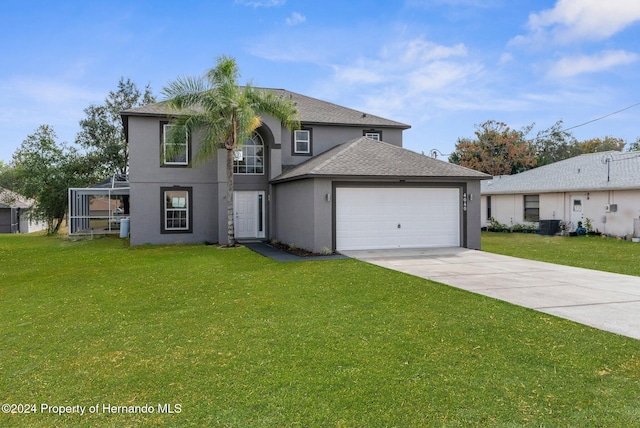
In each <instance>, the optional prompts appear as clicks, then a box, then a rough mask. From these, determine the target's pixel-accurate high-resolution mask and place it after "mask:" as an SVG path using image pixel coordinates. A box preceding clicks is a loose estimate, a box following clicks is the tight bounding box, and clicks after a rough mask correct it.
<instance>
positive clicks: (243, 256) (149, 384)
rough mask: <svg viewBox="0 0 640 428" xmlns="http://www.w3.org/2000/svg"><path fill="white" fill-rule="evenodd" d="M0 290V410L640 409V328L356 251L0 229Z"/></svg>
mask: <svg viewBox="0 0 640 428" xmlns="http://www.w3.org/2000/svg"><path fill="white" fill-rule="evenodd" d="M0 296H1V297H0V298H1V301H2V310H1V311H0V328H1V330H0V331H1V333H0V337H1V340H0V355H1V356H2V357H1V358H0V394H1V397H0V401H1V402H2V403H3V404H4V403H15V404H29V403H33V404H35V405H36V406H37V410H38V412H37V413H35V414H0V426H114V427H115V426H160V425H170V426H197V427H200V426H234V427H235V426H304V427H307V426H309V427H311V426H322V427H324V426H367V427H369V426H371V427H374V426H403V427H405V426H407V427H408V426H521V425H530V426H633V425H637V424H638V420H640V399H639V397H640V342H639V341H636V340H633V339H629V338H626V337H622V336H617V335H614V334H611V333H606V332H603V331H599V330H595V329H592V328H589V327H586V326H582V325H578V324H575V323H572V322H570V321H566V320H562V319H558V318H555V317H552V316H549V315H545V314H541V313H538V312H535V311H532V310H528V309H525V308H520V307H517V306H513V305H510V304H508V303H505V302H500V301H497V300H493V299H490V298H486V297H483V296H479V295H475V294H471V293H468V292H465V291H462V290H458V289H455V288H452V287H448V286H445V285H442V284H438V283H434V282H430V281H427V280H424V279H420V278H415V277H411V276H409V275H405V274H401V273H398V272H394V271H390V270H386V269H382V268H380V267H376V266H373V265H368V264H365V263H362V262H358V261H355V260H333V261H321V262H318V261H316V262H314V261H305V262H296V263H277V262H274V261H271V260H268V259H265V258H263V257H261V256H259V255H257V254H255V253H252V252H251V251H250V250H248V249H246V248H238V249H220V248H216V247H214V246H205V245H189V246H186V245H185V246H179V245H178V246H143V247H136V248H129V247H128V246H127V242H126V241H125V240H118V239H114V238H101V239H96V240H93V241H78V242H71V241H69V240H67V239H63V238H55V237H54V238H51V237H45V236H17V235H10V236H7V235H4V236H0ZM43 404H47V405H50V406H67V405H68V406H73V405H80V406H85V408H86V410H85V412H86V413H85V414H84V415H82V416H81V415H78V414H66V415H55V414H52V413H42V412H41V411H40V410H41V409H42V407H41V406H42V405H43ZM94 405H97V406H98V407H97V409H98V412H96V413H89V408H90V406H94ZM144 405H150V406H152V407H153V408H154V412H153V413H141V412H138V413H122V412H117V413H114V412H111V413H109V412H108V411H106V410H105V406H144ZM158 405H161V407H160V409H159V408H158ZM166 405H168V407H167V406H166ZM176 405H179V407H177V406H176ZM109 408H111V407H109ZM167 409H172V410H173V411H174V413H166V412H165V413H161V412H160V411H159V410H165V411H166V410H167ZM178 409H179V410H180V411H179V413H178V412H177V410H178ZM139 410H141V409H139Z"/></svg>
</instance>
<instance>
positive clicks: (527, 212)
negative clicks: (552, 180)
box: [524, 195, 540, 221]
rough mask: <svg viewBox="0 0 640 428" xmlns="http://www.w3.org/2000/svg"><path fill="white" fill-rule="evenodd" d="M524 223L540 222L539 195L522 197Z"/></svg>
mask: <svg viewBox="0 0 640 428" xmlns="http://www.w3.org/2000/svg"><path fill="white" fill-rule="evenodd" d="M524 221H540V195H525V196H524Z"/></svg>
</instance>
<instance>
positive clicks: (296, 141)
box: [293, 129, 311, 155]
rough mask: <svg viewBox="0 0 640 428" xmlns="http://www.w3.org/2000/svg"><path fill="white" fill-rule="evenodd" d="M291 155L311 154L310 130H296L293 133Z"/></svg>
mask: <svg viewBox="0 0 640 428" xmlns="http://www.w3.org/2000/svg"><path fill="white" fill-rule="evenodd" d="M293 154H294V155H310V154H311V129H296V130H295V131H293Z"/></svg>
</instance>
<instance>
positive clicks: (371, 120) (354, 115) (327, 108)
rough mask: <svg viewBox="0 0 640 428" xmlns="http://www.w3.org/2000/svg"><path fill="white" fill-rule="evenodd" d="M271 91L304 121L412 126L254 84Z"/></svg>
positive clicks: (162, 108) (156, 109) (162, 110)
mask: <svg viewBox="0 0 640 428" xmlns="http://www.w3.org/2000/svg"><path fill="white" fill-rule="evenodd" d="M257 89H263V90H265V91H269V92H272V93H274V94H275V95H277V96H280V97H283V98H289V99H290V100H291V101H293V102H294V103H295V104H296V105H297V107H298V112H299V113H300V121H301V122H303V123H308V124H314V123H323V124H331V125H349V126H370V127H390V128H401V129H408V128H410V127H411V126H409V125H407V124H404V123H401V122H396V121H394V120H389V119H385V118H382V117H379V116H375V115H372V114H368V113H364V112H361V111H358V110H353V109H350V108H347V107H342V106H339V105H337V104H333V103H330V102H327V101H322V100H319V99H317V98H311V97H308V96H306V95H301V94H297V93H295V92H291V91H287V90H285V89H272V88H257ZM175 113H176V112H175V111H174V110H170V109H169V108H168V106H167V103H166V102H159V103H155V104H148V105H146V106H142V107H137V108H132V109H128V110H125V111H123V112H122V114H123V115H125V116H158V115H162V116H166V115H170V114H175Z"/></svg>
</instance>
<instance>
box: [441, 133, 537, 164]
mask: <svg viewBox="0 0 640 428" xmlns="http://www.w3.org/2000/svg"><path fill="white" fill-rule="evenodd" d="M530 130H531V126H529V127H525V128H523V129H522V130H520V131H516V130H513V129H511V128H509V127H508V126H507V125H506V124H505V123H503V122H497V121H495V120H488V121H486V122H484V123H483V124H481V125H476V131H475V134H476V138H475V139H472V138H459V139H458V142H457V144H456V148H455V151H454V152H453V153H452V154H451V156H449V162H451V163H454V164H457V165H461V166H464V167H467V168H471V169H475V170H476V171H481V172H485V173H487V174H491V175H501V174H516V173H518V172H522V171H526V170H528V169H531V168H533V167H535V166H536V157H535V151H534V149H533V147H532V146H531V144H529V142H527V141H526V140H525V136H526V135H527V134H528V133H529V131H530Z"/></svg>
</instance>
